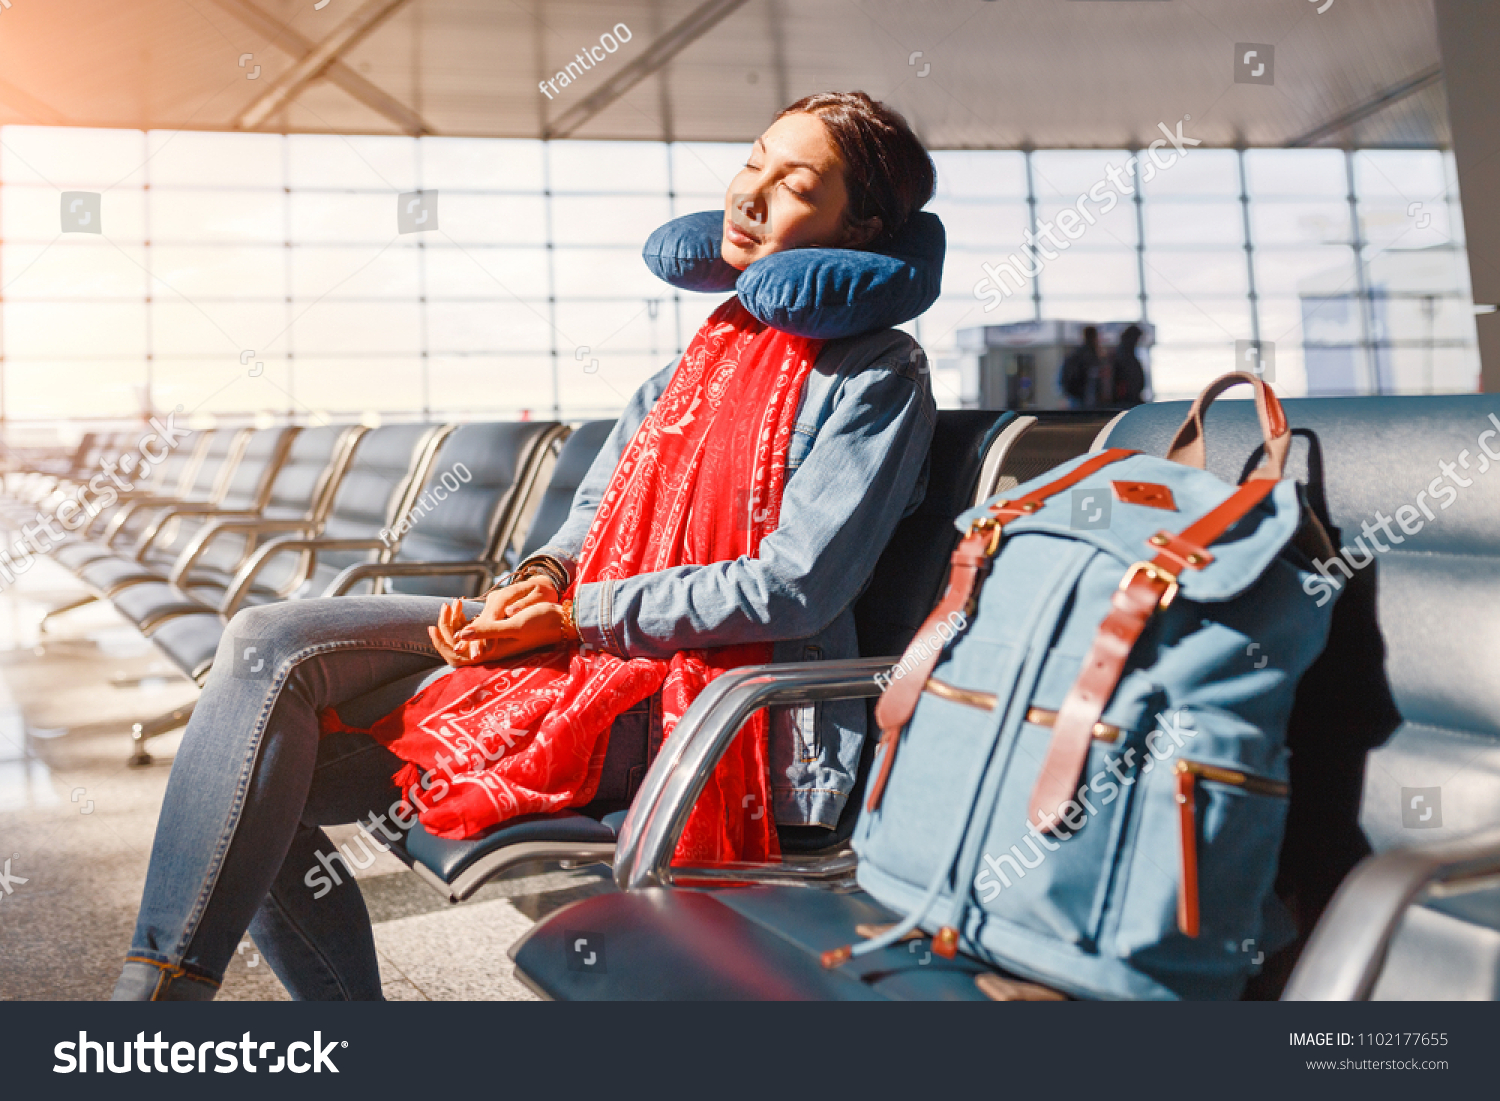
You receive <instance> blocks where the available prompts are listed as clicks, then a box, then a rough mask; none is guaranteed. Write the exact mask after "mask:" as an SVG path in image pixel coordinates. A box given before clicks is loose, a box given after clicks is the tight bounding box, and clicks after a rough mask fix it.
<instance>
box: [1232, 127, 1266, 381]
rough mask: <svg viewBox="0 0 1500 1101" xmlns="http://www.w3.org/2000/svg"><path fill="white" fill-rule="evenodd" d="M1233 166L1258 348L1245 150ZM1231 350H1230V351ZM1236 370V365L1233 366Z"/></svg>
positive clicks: (1252, 330)
mask: <svg viewBox="0 0 1500 1101" xmlns="http://www.w3.org/2000/svg"><path fill="white" fill-rule="evenodd" d="M1234 152H1235V164H1236V165H1237V166H1238V167H1239V172H1240V222H1241V230H1242V232H1243V234H1244V240H1245V275H1246V277H1247V279H1248V280H1249V282H1248V283H1247V284H1246V286H1248V287H1249V288H1250V289H1249V296H1250V339H1251V340H1252V341H1254V342H1255V346H1256V347H1257V348H1259V347H1260V293H1259V292H1258V291H1257V290H1256V287H1255V235H1254V233H1253V232H1251V229H1250V175H1249V173H1248V172H1246V171H1245V149H1244V147H1243V146H1241V147H1240V148H1239V149H1236V150H1235V151H1234ZM1231 350H1232V349H1231ZM1235 366H1236V369H1238V366H1239V365H1238V364H1236V365H1235Z"/></svg>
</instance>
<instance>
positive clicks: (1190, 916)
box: [1172, 758, 1291, 937]
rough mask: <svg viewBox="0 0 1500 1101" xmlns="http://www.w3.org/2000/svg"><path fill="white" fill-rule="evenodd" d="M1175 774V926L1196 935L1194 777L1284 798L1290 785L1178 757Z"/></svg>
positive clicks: (1186, 933)
mask: <svg viewBox="0 0 1500 1101" xmlns="http://www.w3.org/2000/svg"><path fill="white" fill-rule="evenodd" d="M1172 771H1173V772H1174V773H1176V776H1177V821H1178V826H1179V829H1180V831H1181V834H1182V844H1181V850H1182V863H1181V873H1180V879H1179V882H1178V890H1177V928H1178V929H1179V930H1180V931H1181V932H1182V933H1183V934H1184V935H1185V936H1189V937H1196V936H1197V935H1198V798H1197V797H1198V788H1197V783H1198V778H1199V777H1200V776H1201V777H1202V778H1203V779H1205V780H1210V781H1212V782H1213V783H1216V784H1228V785H1229V786H1230V787H1237V788H1244V789H1245V790H1246V791H1248V792H1250V793H1251V794H1253V795H1271V796H1277V797H1280V798H1285V797H1286V796H1287V795H1288V794H1289V793H1290V791H1291V787H1290V786H1289V785H1287V784H1283V783H1282V782H1281V781H1279V780H1267V779H1266V778H1265V777H1263V776H1255V775H1252V774H1251V773H1248V772H1241V771H1239V770H1238V769H1233V768H1221V767H1219V766H1218V765H1206V764H1203V763H1202V762H1200V761H1187V760H1183V759H1181V758H1179V759H1178V761H1177V764H1176V765H1174V766H1173V769H1172Z"/></svg>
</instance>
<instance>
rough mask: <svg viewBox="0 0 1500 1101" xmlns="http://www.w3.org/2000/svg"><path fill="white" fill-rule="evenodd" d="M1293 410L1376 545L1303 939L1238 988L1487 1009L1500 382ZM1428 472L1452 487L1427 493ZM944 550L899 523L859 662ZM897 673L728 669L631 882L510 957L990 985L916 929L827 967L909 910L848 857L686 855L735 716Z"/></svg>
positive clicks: (1226, 448) (616, 979) (744, 981)
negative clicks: (1429, 505) (861, 883)
mask: <svg viewBox="0 0 1500 1101" xmlns="http://www.w3.org/2000/svg"><path fill="white" fill-rule="evenodd" d="M1285 408H1286V413H1287V417H1288V420H1289V421H1290V422H1291V424H1292V426H1293V436H1294V444H1293V451H1292V457H1291V460H1290V462H1289V464H1288V474H1289V476H1291V477H1294V478H1296V479H1297V480H1298V481H1299V482H1300V483H1301V484H1302V486H1303V488H1304V491H1305V493H1306V496H1307V499H1308V501H1309V502H1310V504H1311V506H1312V508H1313V509H1314V510H1315V512H1316V513H1317V514H1318V515H1319V517H1320V519H1321V520H1322V521H1323V523H1324V525H1325V526H1326V527H1327V529H1328V531H1329V534H1330V535H1331V536H1332V538H1333V542H1334V545H1335V546H1344V547H1349V548H1356V547H1357V546H1358V545H1365V546H1366V549H1365V550H1364V551H1363V553H1361V552H1360V551H1359V550H1357V549H1351V550H1350V551H1349V552H1348V554H1347V556H1346V558H1347V560H1348V561H1349V563H1350V567H1351V568H1349V569H1347V570H1330V573H1331V575H1332V576H1334V577H1336V578H1340V579H1341V581H1342V589H1343V591H1342V593H1341V596H1340V599H1339V603H1338V605H1337V607H1336V609H1335V617H1334V622H1333V628H1332V632H1331V634H1330V638H1329V642H1328V646H1327V649H1326V651H1325V652H1324V654H1323V655H1322V657H1321V658H1320V659H1319V661H1318V662H1317V663H1316V664H1315V665H1314V666H1313V668H1312V669H1311V670H1310V671H1309V672H1308V674H1307V675H1306V677H1305V678H1304V680H1303V682H1302V684H1301V685H1300V687H1299V691H1298V695H1297V700H1296V706H1295V708H1294V711H1293V715H1292V719H1291V723H1290V728H1289V744H1290V745H1291V748H1292V763H1291V768H1292V801H1291V807H1290V811H1289V817H1288V825H1287V836H1286V843H1285V846H1284V848H1283V852H1282V858H1281V866H1280V871H1279V875H1278V893H1280V894H1281V895H1282V897H1283V898H1285V899H1287V900H1288V901H1289V902H1290V903H1291V904H1292V906H1293V909H1294V910H1295V912H1296V917H1297V918H1298V923H1299V926H1300V927H1301V929H1302V931H1303V937H1302V938H1301V939H1300V940H1299V944H1298V947H1299V948H1300V958H1299V957H1298V956H1297V955H1296V953H1295V952H1292V953H1286V954H1283V955H1282V956H1279V957H1273V959H1272V960H1270V961H1268V966H1267V969H1266V971H1265V972H1263V973H1262V974H1261V975H1260V976H1258V977H1257V979H1255V980H1254V981H1252V983H1251V986H1250V989H1249V990H1248V991H1247V996H1248V997H1262V998H1264V997H1278V996H1284V997H1288V998H1294V999H1329V998H1332V999H1345V1000H1348V999H1367V998H1368V999H1411V998H1418V999H1421V998H1441V999H1454V998H1478V999H1488V1000H1493V999H1495V998H1497V997H1500V886H1497V883H1500V678H1497V677H1496V676H1495V672H1494V667H1495V661H1496V659H1497V657H1500V646H1497V636H1496V629H1495V626H1494V624H1495V623H1497V622H1500V549H1497V548H1500V475H1497V474H1495V473H1494V472H1493V471H1490V469H1489V468H1490V467H1492V466H1500V462H1496V461H1493V460H1492V459H1490V458H1487V457H1486V456H1491V455H1493V454H1494V451H1493V450H1492V448H1491V447H1490V446H1489V444H1488V443H1487V440H1489V439H1492V438H1493V437H1494V436H1495V431H1494V429H1493V428H1492V427H1491V426H1492V425H1496V426H1500V397H1497V396H1495V395H1454V396H1448V397H1441V398H1438V397H1410V398H1402V397H1388V398H1363V399H1306V400H1294V401H1287V402H1285ZM1185 412H1186V404H1185V403H1162V404H1155V405H1146V406H1141V407H1139V408H1136V409H1134V410H1131V411H1130V412H1128V413H1126V414H1123V415H1122V416H1120V417H1118V418H1116V420H1115V421H1114V422H1111V424H1110V425H1109V426H1108V427H1107V428H1106V429H1105V430H1104V431H1102V432H1100V433H1099V434H1098V439H1097V440H1095V441H1094V443H1093V449H1095V450H1098V449H1102V448H1103V447H1106V446H1107V447H1127V448H1136V449H1139V450H1142V451H1145V452H1148V453H1150V454H1154V455H1158V456H1162V455H1164V454H1165V453H1166V451H1167V449H1168V446H1169V442H1170V440H1171V438H1172V434H1173V432H1174V431H1175V429H1176V428H1177V426H1178V425H1179V424H1180V423H1181V421H1182V418H1183V416H1184V414H1185ZM1208 423H1209V427H1208V431H1207V439H1208V440H1209V469H1210V470H1211V471H1213V472H1214V473H1216V474H1217V475H1219V476H1220V477H1222V478H1224V479H1225V480H1226V481H1229V482H1236V481H1239V480H1240V479H1241V478H1243V477H1244V476H1245V474H1246V473H1247V472H1248V471H1250V470H1251V469H1253V468H1254V466H1255V465H1256V464H1257V462H1258V461H1259V458H1260V455H1259V448H1260V441H1261V434H1260V429H1259V425H1258V424H1257V422H1256V418H1255V413H1254V410H1253V408H1251V403H1248V402H1220V403H1218V404H1216V405H1214V406H1213V407H1212V408H1211V409H1210V411H1209V416H1208ZM1084 434H1087V430H1084ZM1063 450H1068V449H1067V448H1064V449H1063ZM1481 452H1482V453H1483V454H1481ZM1073 453H1075V454H1076V453H1077V452H1073ZM1061 457H1066V456H1065V455H1057V454H1053V455H1049V456H1047V458H1048V459H1051V460H1054V461H1055V460H1056V459H1057V458H1061ZM1010 465H1011V466H1012V467H1013V468H1014V467H1015V466H1017V465H1018V464H1017V463H1016V462H1015V461H1014V460H1013V461H1012V463H1011V464H1010ZM1045 468H1046V467H1045V465H1043V466H1040V467H1038V468H1035V469H1029V470H1028V471H1027V472H1026V473H1025V475H1024V477H1028V478H1029V477H1032V476H1034V475H1035V474H1037V473H1041V472H1042V470H1044V469H1045ZM1449 471H1451V474H1452V476H1451V478H1450V476H1449V474H1448V473H1446V472H1449ZM1434 478H1436V479H1437V480H1441V481H1443V482H1444V483H1445V485H1447V486H1448V489H1446V490H1445V491H1444V492H1443V493H1441V494H1438V495H1437V496H1436V497H1431V495H1432V492H1433V490H1432V488H1431V487H1430V486H1429V480H1431V479H1434ZM1432 485H1436V481H1434V482H1432ZM1423 491H1425V492H1426V493H1427V494H1428V496H1429V497H1431V499H1432V501H1434V502H1438V501H1440V500H1441V502H1442V503H1441V504H1439V505H1438V506H1437V507H1438V508H1439V510H1440V511H1436V512H1435V513H1433V512H1431V511H1429V512H1428V516H1429V517H1431V519H1423V520H1422V522H1421V524H1419V525H1418V530H1417V532H1416V534H1412V531H1411V528H1410V526H1409V525H1411V524H1412V523H1413V520H1414V518H1415V519H1422V514H1421V513H1420V512H1419V511H1418V510H1417V507H1410V506H1413V505H1414V504H1415V505H1416V506H1418V507H1420V505H1421V499H1420V498H1419V497H1418V494H1419V493H1421V492H1423ZM1449 493H1452V494H1453V495H1454V496H1453V497H1452V498H1451V499H1449V497H1448V494H1449ZM961 507H962V506H961V504H960V503H959V501H958V500H957V499H950V500H949V501H948V502H947V503H946V504H945V505H944V506H943V507H942V509H941V510H940V511H941V512H942V514H943V516H945V517H951V516H952V515H955V514H957V513H958V512H959V511H960V509H961ZM1381 517H1384V518H1385V520H1386V523H1387V524H1389V522H1390V518H1391V517H1404V522H1403V527H1402V528H1401V530H1400V532H1397V534H1400V535H1401V538H1400V539H1399V540H1398V539H1395V538H1387V539H1386V540H1385V542H1379V539H1380V538H1381V535H1380V533H1381V530H1382V529H1381V528H1380V527H1379V526H1378V525H1379V524H1380V523H1381ZM1372 525H1376V526H1375V527H1374V528H1373V530H1374V531H1375V532H1376V535H1375V540H1376V544H1375V547H1371V546H1369V545H1368V544H1369V542H1370V534H1369V533H1370V532H1371V530H1372ZM1391 530H1393V531H1394V530H1395V529H1391ZM1403 532H1404V534H1402V533H1403ZM908 536H909V539H908ZM1360 538H1363V539H1364V540H1365V543H1364V544H1356V540H1357V539H1360ZM948 545H949V541H945V540H943V539H933V538H932V537H931V536H926V537H923V536H919V535H917V534H916V533H915V532H911V533H907V532H903V533H898V535H897V538H896V539H895V540H893V542H892V545H891V549H890V551H888V554H887V559H888V560H883V561H882V563H881V569H880V573H879V575H878V577H877V585H876V587H875V588H873V589H872V591H871V592H870V593H867V594H866V599H865V600H863V601H862V602H861V607H860V612H861V637H862V638H863V637H865V633H866V632H867V631H868V632H869V633H870V635H871V637H878V638H879V639H880V640H881V641H880V643H879V645H877V647H876V648H875V649H873V650H871V649H866V650H865V651H864V652H866V653H878V652H880V651H881V650H884V651H885V652H886V653H893V652H895V650H896V649H897V647H895V646H894V642H895V641H896V640H897V639H898V638H899V637H900V635H901V631H900V629H899V623H900V621H902V620H904V618H905V617H904V614H903V613H899V612H898V613H895V614H894V615H885V616H883V613H881V612H880V611H879V610H878V609H877V607H876V605H878V603H879V601H880V599H881V598H882V597H884V596H887V595H888V596H889V599H890V600H892V601H893V602H894V603H895V604H896V606H898V607H899V606H902V605H901V602H902V601H903V600H904V599H906V598H907V597H908V596H909V597H910V600H911V607H912V608H913V611H914V612H917V611H922V610H925V609H926V607H927V606H928V604H929V602H930V595H931V594H930V593H928V592H920V593H918V592H913V593H911V594H903V593H902V592H900V591H899V590H897V591H894V592H890V593H889V594H887V593H885V592H882V591H879V588H880V586H881V585H884V584H886V580H884V579H888V578H889V576H892V575H896V576H899V575H900V574H901V573H902V572H903V571H905V572H907V573H909V574H911V575H912V576H915V577H919V578H922V579H923V580H922V584H923V586H926V585H927V584H928V581H927V577H928V575H927V573H926V572H925V571H926V570H927V569H928V568H929V566H930V567H931V568H932V569H934V570H936V571H937V572H939V573H940V572H941V569H942V564H941V559H942V557H943V556H944V554H945V553H946V548H947V546H948ZM1377 548H1378V549H1377ZM924 554H931V555H932V558H931V560H928V559H926V558H924V557H923V555H924ZM1361 563H1363V564H1361ZM888 571H889V572H888ZM913 571H914V572H913ZM1345 572H1347V573H1349V574H1350V575H1351V576H1350V577H1348V578H1347V579H1344V578H1343V577H1342V575H1343V573H1345ZM1316 595H1317V594H1312V593H1310V594H1309V599H1313V598H1314V597H1315V596H1316ZM883 620H884V621H883ZM884 667H885V663H884V662H883V661H881V660H869V659H861V660H859V661H850V662H827V663H820V664H819V665H817V666H762V667H759V668H755V669H746V670H737V671H735V672H734V673H731V674H728V675H726V676H725V677H722V678H720V680H719V681H717V682H716V683H715V686H714V691H712V692H709V693H705V694H704V696H703V697H701V698H700V699H699V700H698V701H697V703H696V704H695V705H694V707H693V708H692V709H690V711H689V712H688V714H687V715H685V716H684V717H683V719H682V720H681V721H680V722H679V724H678V727H677V730H676V732H675V734H674V737H673V739H672V743H669V745H668V747H667V751H665V752H663V754H662V755H661V757H660V758H659V759H658V760H657V761H656V762H654V764H653V765H652V768H651V770H650V772H649V773H648V774H647V776H646V778H645V781H644V783H643V785H642V787H641V790H640V792H639V794H638V795H637V796H636V798H635V800H634V802H633V803H632V805H631V808H630V811H629V813H628V814H627V815H624V816H623V821H622V822H620V823H618V824H617V827H616V828H617V833H618V836H617V838H616V843H615V845H614V846H613V856H614V859H613V863H614V881H615V885H616V887H617V888H618V890H616V891H614V892H611V893H606V894H602V895H597V896H595V897H591V898H586V899H583V900H581V901H578V902H575V903H573V904H571V905H569V906H567V907H564V908H563V909H561V910H559V911H557V912H555V913H554V914H552V915H550V916H549V917H547V918H546V919H544V920H543V921H541V922H539V923H538V924H537V925H536V926H534V927H533V928H532V929H531V930H530V931H529V932H528V933H527V935H526V936H525V937H524V938H523V939H522V940H521V941H519V942H518V943H517V944H516V945H515V946H514V947H513V948H512V950H511V955H512V956H513V957H514V959H515V961H516V968H517V975H518V976H519V977H521V978H522V979H523V980H524V981H526V982H527V983H528V984H529V985H530V986H531V987H532V988H533V989H534V990H536V991H537V992H538V993H540V994H541V995H543V996H545V997H548V998H555V999H563V1000H574V999H578V1000H635V999H662V998H666V999H705V998H706V999H818V1000H825V999H832V1000H892V999H896V1000H901V999H942V1000H979V999H983V998H985V997H986V996H987V994H986V992H985V990H984V989H982V988H981V985H980V983H979V982H978V981H977V979H978V978H979V977H980V976H982V975H989V974H992V969H991V968H989V967H987V966H986V965H984V964H983V963H981V962H979V961H977V960H975V959H972V958H969V957H966V956H964V955H962V954H960V955H959V956H958V957H957V958H955V959H952V960H945V959H943V958H942V957H941V956H939V955H937V954H935V953H934V952H932V950H931V948H932V946H931V943H930V941H929V940H927V939H925V938H924V939H914V940H910V941H907V942H902V943H898V944H895V945H893V946H891V947H889V948H887V949H885V950H884V951H881V952H876V953H872V954H870V955H868V956H866V957H863V958H861V959H859V960H856V961H853V962H851V963H848V964H845V965H844V966H842V967H839V968H837V969H834V970H828V969H825V968H824V967H823V966H822V965H821V956H822V954H823V953H824V952H826V951H827V950H829V949H832V948H835V947H837V946H839V945H841V944H846V943H848V940H849V936H850V933H851V931H855V930H863V931H864V935H870V933H869V931H870V930H872V929H879V928H883V927H885V926H887V925H888V924H889V923H891V922H893V921H896V920H898V918H899V915H897V914H893V913H892V912H890V911H889V910H887V909H886V908H885V907H883V906H881V905H880V904H879V903H877V902H876V901H875V900H874V899H872V898H871V897H869V896H868V895H866V894H865V893H864V892H862V891H858V890H854V889H852V887H853V884H852V882H851V879H850V877H849V875H848V874H847V873H848V871H849V870H850V869H852V867H853V862H852V861H849V860H846V861H845V862H844V863H843V864H842V865H840V866H839V868H838V870H839V872H840V873H841V874H839V875H824V876H818V875H811V874H799V869H798V868H797V867H796V857H795V856H793V857H789V858H788V862H787V864H786V865H785V866H778V867H775V868H751V869H744V868H725V869H718V870H714V869H693V868H681V867H673V866H671V858H672V854H673V851H674V849H675V844H676V839H677V835H678V831H680V829H681V823H682V822H683V821H684V820H685V817H686V815H685V813H684V812H685V809H686V808H687V807H688V806H690V805H691V803H692V802H693V800H694V799H696V797H697V794H698V793H699V792H700V791H701V790H702V787H703V784H704V782H705V780H706V778H707V776H708V775H709V774H710V773H711V771H712V769H713V767H714V764H715V762H716V761H717V759H718V756H719V754H720V753H721V752H722V751H723V750H724V748H725V747H727V745H728V744H729V743H730V741H731V740H732V738H733V736H734V734H735V732H736V731H737V730H738V729H739V727H740V725H741V723H742V722H743V721H744V719H745V717H747V716H748V715H749V714H751V713H753V712H754V711H755V710H756V709H758V708H760V707H765V706H774V705H776V704H778V703H785V702H788V701H791V700H795V701H797V702H798V703H800V704H802V705H806V704H807V703H809V702H812V701H816V700H820V699H832V698H848V697H852V696H866V697H868V696H871V695H873V692H874V689H873V687H872V686H871V675H872V673H873V672H877V671H882V670H883V669H884ZM673 743H675V744H673ZM867 766H868V756H867V759H866V767H867ZM1413 792H1416V793H1417V795H1418V796H1420V801H1419V802H1418V803H1416V804H1413V803H1412V799H1413ZM1413 806H1417V807H1421V808H1423V810H1424V812H1425V814H1424V815H1417V814H1416V812H1415V811H1414V810H1413V809H1412V808H1413ZM1439 815H1440V817H1439ZM846 817H847V816H846ZM842 827H843V824H841V828H842ZM809 888H824V889H809ZM826 888H834V889H826ZM579 930H588V931H589V932H588V933H587V934H586V936H587V938H588V941H589V945H590V947H591V948H593V949H597V951H599V952H600V953H604V952H607V958H608V967H607V969H605V968H593V967H588V966H584V965H583V963H582V962H581V961H580V960H579V958H578V957H577V955H576V953H575V951H574V949H575V947H576V943H577V939H578V937H579V936H583V935H584V934H581V933H579ZM1293 965H1295V969H1293ZM986 985H988V986H989V987H990V988H991V989H993V983H992V982H987V984H986Z"/></svg>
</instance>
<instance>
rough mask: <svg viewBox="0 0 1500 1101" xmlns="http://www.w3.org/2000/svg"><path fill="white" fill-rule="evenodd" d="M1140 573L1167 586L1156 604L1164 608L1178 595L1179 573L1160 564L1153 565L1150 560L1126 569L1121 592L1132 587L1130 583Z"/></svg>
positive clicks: (1121, 583)
mask: <svg viewBox="0 0 1500 1101" xmlns="http://www.w3.org/2000/svg"><path fill="white" fill-rule="evenodd" d="M1138 573H1143V574H1145V575H1146V577H1147V579H1148V580H1151V581H1157V582H1160V583H1161V584H1164V585H1165V586H1166V587H1167V588H1166V591H1165V592H1163V593H1162V594H1161V596H1160V598H1158V600H1157V602H1156V606H1157V607H1158V608H1162V609H1165V608H1168V607H1170V606H1171V603H1172V601H1173V600H1174V599H1175V598H1176V596H1177V575H1176V574H1175V573H1172V572H1171V571H1170V570H1164V569H1162V568H1161V567H1160V566H1157V565H1153V564H1152V563H1150V562H1137V563H1136V564H1135V565H1133V566H1131V567H1130V569H1128V570H1126V571H1125V576H1124V578H1123V579H1122V580H1121V581H1120V591H1121V592H1124V591H1125V590H1126V589H1128V588H1130V583H1131V582H1132V581H1134V580H1135V575H1136V574H1138Z"/></svg>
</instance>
